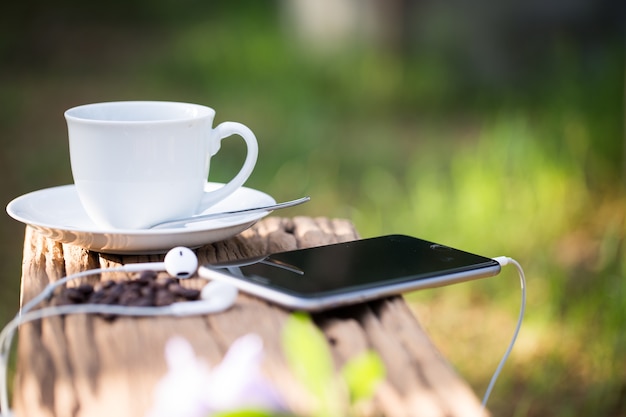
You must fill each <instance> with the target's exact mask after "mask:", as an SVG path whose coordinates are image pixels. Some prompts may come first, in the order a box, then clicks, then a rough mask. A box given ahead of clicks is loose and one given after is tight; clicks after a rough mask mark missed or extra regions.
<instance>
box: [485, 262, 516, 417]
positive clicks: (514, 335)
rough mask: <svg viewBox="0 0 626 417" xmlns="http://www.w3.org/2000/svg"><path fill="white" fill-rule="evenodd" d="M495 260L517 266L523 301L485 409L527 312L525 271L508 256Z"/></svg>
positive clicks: (486, 394)
mask: <svg viewBox="0 0 626 417" xmlns="http://www.w3.org/2000/svg"><path fill="white" fill-rule="evenodd" d="M493 259H494V260H496V261H497V262H498V263H499V264H500V265H501V266H505V265H508V264H513V265H514V266H515V268H516V269H517V273H518V275H519V279H520V285H521V293H522V295H521V297H522V299H521V306H520V312H519V318H518V320H517V325H516V326H515V331H514V332H513V337H512V338H511V342H510V343H509V346H508V348H507V349H506V352H505V353H504V355H503V356H502V359H501V360H500V363H499V364H498V367H497V368H496V370H495V372H494V373H493V376H492V377H491V380H490V381H489V385H488V386H487V390H486V391H485V395H484V397H483V400H482V408H483V409H484V408H485V407H486V406H487V401H488V400H489V396H490V395H491V391H492V390H493V387H494V385H495V383H496V380H497V379H498V377H499V376H500V373H501V372H502V368H503V367H504V364H505V363H506V361H507V360H508V359H509V356H510V355H511V351H512V350H513V346H514V345H515V341H516V340H517V336H518V335H519V332H520V328H521V327H522V321H523V319H524V313H525V311H526V276H525V274H524V269H523V268H522V266H521V265H520V263H519V262H517V261H516V260H515V259H512V258H509V257H506V256H500V257H497V258H493Z"/></svg>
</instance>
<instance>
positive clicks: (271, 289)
mask: <svg viewBox="0 0 626 417" xmlns="http://www.w3.org/2000/svg"><path fill="white" fill-rule="evenodd" d="M499 272H500V264H499V263H498V262H497V261H495V260H493V259H490V258H486V257H483V256H479V255H475V254H472V253H469V252H465V251H462V250H458V249H454V248H451V247H448V246H445V245H440V244H437V243H434V242H429V241H426V240H422V239H418V238H415V237H411V236H405V235H388V236H380V237H374V238H369V239H361V240H355V241H351V242H344V243H335V244H330V245H325V246H317V247H312V248H306V249H297V250H292V251H287V252H280V253H275V254H273V255H269V256H264V257H259V258H251V259H245V260H237V261H234V262H228V263H216V264H210V265H203V266H201V267H200V269H199V271H198V273H199V274H200V276H201V277H203V278H206V279H215V280H221V281H227V282H230V283H232V284H233V285H235V286H236V287H237V288H239V289H240V290H242V291H244V292H247V293H250V294H253V295H256V296H258V297H261V298H264V299H267V300H269V301H272V302H275V303H277V304H280V305H282V306H284V307H287V308H290V309H295V310H305V311H321V310H326V309H331V308H336V307H340V306H344V305H349V304H355V303H359V302H363V301H368V300H372V299H376V298H381V297H385V296H390V295H395V294H400V293H404V292H407V291H413V290H418V289H423V288H433V287H440V286H444V285H449V284H453V283H457V282H462V281H468V280H472V279H476V278H482V277H489V276H494V275H497V274H498V273H499Z"/></svg>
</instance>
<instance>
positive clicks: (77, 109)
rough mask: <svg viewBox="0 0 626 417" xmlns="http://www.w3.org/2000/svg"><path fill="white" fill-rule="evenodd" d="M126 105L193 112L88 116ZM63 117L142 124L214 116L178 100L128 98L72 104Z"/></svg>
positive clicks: (197, 106) (191, 104) (176, 121)
mask: <svg viewBox="0 0 626 417" xmlns="http://www.w3.org/2000/svg"><path fill="white" fill-rule="evenodd" d="M120 106H127V107H129V108H131V107H136V106H144V107H145V106H152V107H157V106H159V107H165V106H170V107H174V106H175V107H177V108H180V107H187V108H192V109H194V110H195V112H190V113H188V115H186V116H183V117H176V118H162V119H158V118H155V119H137V120H134V119H115V118H111V119H108V118H106V117H103V116H100V117H96V116H93V115H92V116H89V113H88V112H89V111H92V112H93V111H94V110H95V111H97V110H98V109H106V108H110V107H120ZM64 116H65V119H66V120H68V121H73V122H83V123H102V124H143V123H149V124H154V123H178V122H186V121H191V120H198V119H202V118H205V117H215V110H214V109H212V108H210V107H207V106H204V105H201V104H194V103H186V102H180V101H159V100H129V101H104V102H99V103H88V104H81V105H78V106H74V107H72V108H69V109H67V110H66V111H65V112H64Z"/></svg>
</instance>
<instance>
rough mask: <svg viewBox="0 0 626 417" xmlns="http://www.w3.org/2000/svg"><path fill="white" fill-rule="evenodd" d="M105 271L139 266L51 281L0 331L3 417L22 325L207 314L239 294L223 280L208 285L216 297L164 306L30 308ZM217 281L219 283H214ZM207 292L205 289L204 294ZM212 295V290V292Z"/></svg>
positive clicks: (6, 412) (0, 405)
mask: <svg viewBox="0 0 626 417" xmlns="http://www.w3.org/2000/svg"><path fill="white" fill-rule="evenodd" d="M132 265H133V266H139V265H141V266H142V267H144V269H148V268H149V265H147V264H132ZM103 272H138V271H136V268H128V267H127V266H121V267H117V268H98V269H91V270H88V271H83V272H79V273H76V274H72V275H69V276H67V277H65V278H62V279H60V280H58V281H55V282H53V283H50V284H48V285H47V286H46V288H44V290H43V291H42V292H41V293H40V294H38V295H37V296H36V297H34V298H33V299H32V300H30V301H29V302H28V303H26V304H25V305H24V307H23V308H22V309H20V311H19V312H18V313H17V314H16V316H15V317H14V318H13V319H12V320H11V321H10V322H9V323H8V324H7V325H6V326H5V327H4V328H3V329H2V331H1V332H0V417H8V416H12V415H13V413H12V410H11V409H10V408H9V394H8V386H7V367H8V362H9V355H10V352H11V344H12V341H13V336H14V334H15V331H16V330H17V329H18V328H19V327H20V326H21V325H23V324H26V323H29V322H31V321H36V320H41V319H44V318H48V317H54V316H62V315H70V314H106V315H120V316H140V317H149V316H164V315H173V316H187V315H192V314H208V313H217V312H220V311H224V310H226V309H228V308H229V307H230V306H232V305H233V304H234V302H235V298H236V296H237V291H236V289H235V288H234V287H233V286H231V285H228V286H224V285H223V283H217V282H214V283H210V284H208V285H207V286H205V289H210V288H208V287H211V286H214V287H216V289H217V291H218V292H216V293H215V294H214V296H213V297H211V298H210V299H208V300H202V301H187V302H176V303H172V304H170V305H167V306H161V307H133V306H120V305H110V304H71V305H61V306H53V307H44V308H41V309H38V310H35V311H30V310H32V309H33V307H35V306H36V305H37V304H39V303H40V302H42V301H44V300H45V299H47V298H49V297H50V296H51V295H52V293H53V292H54V290H55V289H56V288H58V287H59V286H61V285H63V284H65V283H67V282H69V281H71V280H74V279H78V278H82V277H85V276H88V275H95V274H99V273H103ZM214 284H217V285H214ZM205 292H206V291H203V296H204V293H205ZM209 294H210V292H209Z"/></svg>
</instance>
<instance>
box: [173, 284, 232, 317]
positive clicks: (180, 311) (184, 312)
mask: <svg viewBox="0 0 626 417" xmlns="http://www.w3.org/2000/svg"><path fill="white" fill-rule="evenodd" d="M238 293H239V291H238V290H237V288H236V287H235V286H234V285H232V284H229V283H226V282H220V281H211V282H209V283H208V284H207V285H205V286H204V288H202V291H201V292H200V301H185V302H179V303H173V304H171V305H170V306H169V307H168V308H169V310H170V311H171V314H173V315H175V316H190V315H194V314H207V313H217V312H219V311H224V310H226V309H228V308H229V307H231V306H232V305H233V304H234V303H235V300H236V299H237V294H238Z"/></svg>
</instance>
